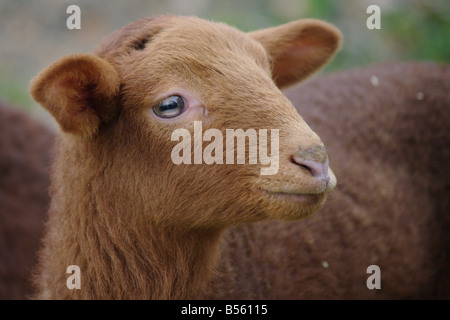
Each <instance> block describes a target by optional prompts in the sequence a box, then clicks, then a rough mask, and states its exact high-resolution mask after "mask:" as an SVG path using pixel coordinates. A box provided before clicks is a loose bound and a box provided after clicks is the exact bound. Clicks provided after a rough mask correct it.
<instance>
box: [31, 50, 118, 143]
mask: <svg viewBox="0 0 450 320" xmlns="http://www.w3.org/2000/svg"><path fill="white" fill-rule="evenodd" d="M119 86H120V79H119V75H118V74H117V72H116V70H115V69H114V68H113V67H112V65H111V64H110V63H109V62H107V61H106V60H103V59H101V58H98V57H96V56H94V55H91V54H75V55H69V56H66V57H64V58H62V59H61V60H59V61H57V62H55V63H53V64H52V65H50V66H49V67H48V68H47V69H45V70H44V71H42V72H41V73H40V74H38V75H37V76H36V78H34V79H33V81H32V83H31V94H32V95H33V97H34V99H35V100H36V101H37V102H39V103H40V104H41V105H42V106H43V107H44V108H46V109H47V110H48V111H49V112H50V113H51V114H52V116H53V117H54V118H55V119H56V121H57V122H58V123H59V125H60V127H61V129H62V130H63V131H65V132H70V133H74V134H79V135H82V136H92V135H93V134H95V133H96V132H97V130H98V128H99V126H100V124H101V123H102V122H108V121H111V119H113V118H114V117H115V116H116V115H117V112H118V104H117V97H118V94H119Z"/></svg>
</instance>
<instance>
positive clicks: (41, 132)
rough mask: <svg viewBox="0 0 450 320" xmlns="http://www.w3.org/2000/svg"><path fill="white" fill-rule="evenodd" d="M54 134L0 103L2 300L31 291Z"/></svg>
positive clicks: (48, 198) (42, 223)
mask: <svg viewBox="0 0 450 320" xmlns="http://www.w3.org/2000/svg"><path fill="white" fill-rule="evenodd" d="M53 140H54V133H53V132H52V131H51V130H50V129H48V128H47V127H45V126H44V125H43V124H40V123H38V122H37V121H35V120H34V119H32V118H31V117H30V116H28V115H27V114H25V113H24V112H22V111H19V110H18V109H17V108H15V107H11V106H9V105H7V104H6V103H4V102H0V299H1V300H3V299H25V298H26V297H27V296H26V294H27V293H28V294H29V293H30V292H31V285H30V280H31V275H32V272H33V268H34V267H35V264H36V262H37V256H36V251H37V250H38V248H39V243H40V239H41V237H42V236H43V230H44V221H45V215H46V212H47V210H48V206H49V202H50V197H49V195H48V185H49V184H50V178H49V173H50V150H51V146H52V144H53Z"/></svg>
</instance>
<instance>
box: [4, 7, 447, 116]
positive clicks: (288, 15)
mask: <svg viewBox="0 0 450 320" xmlns="http://www.w3.org/2000/svg"><path fill="white" fill-rule="evenodd" d="M70 4H77V5H79V6H80V8H81V12H82V22H81V26H82V30H79V31H76V30H72V31H70V30H67V28H66V26H65V22H66V19H67V17H68V15H67V14H66V8H67V6H68V5H70ZM371 4H376V5H378V6H379V7H380V8H381V30H368V29H367V28H366V20H367V18H368V16H369V15H368V14H367V13H366V9H367V7H368V6H369V5H371ZM161 13H173V14H183V15H196V16H199V17H202V18H206V19H211V20H215V21H223V22H226V23H228V24H230V25H233V26H235V27H237V28H239V29H242V30H244V31H250V30H255V29H258V28H266V27H271V26H275V25H278V24H282V23H285V22H289V21H292V20H295V19H300V18H317V19H323V20H325V21H328V22H331V23H333V24H334V25H336V26H337V27H338V28H339V29H340V30H341V31H342V33H343V35H344V43H343V48H342V50H341V52H340V53H339V54H338V55H337V57H336V58H335V59H334V60H333V61H332V62H331V63H330V65H329V66H327V67H326V68H325V69H324V70H323V71H322V72H331V71H336V70H345V69H351V68H355V67H359V66H364V65H369V64H374V63H382V62H389V61H406V60H433V61H438V62H449V58H450V41H449V39H450V4H449V1H448V0H428V1H427V0H415V1H413V0H340V1H335V0H276V1H274V0H246V1H242V0H151V1H150V0H131V1H119V0H72V1H69V0H40V1H31V0H28V1H15V0H2V1H1V2H0V43H1V45H0V99H3V100H7V101H11V102H13V103H15V104H16V105H18V106H22V107H25V108H32V109H33V108H34V107H35V106H36V105H35V103H34V102H33V101H32V99H31V97H30V96H29V93H28V86H29V81H30V79H31V78H32V77H33V76H34V75H36V74H37V73H38V72H39V71H40V70H42V69H43V68H45V67H46V66H47V65H48V64H49V63H51V62H53V61H55V60H57V59H58V58H60V57H61V56H63V55H65V54H69V53H76V52H90V51H92V49H93V48H94V45H95V44H96V43H97V42H98V40H100V39H101V38H102V37H104V36H105V35H107V34H109V33H111V32H112V31H114V30H116V29H118V28H121V27H122V26H124V25H125V24H127V23H128V22H131V21H134V20H137V19H140V18H143V17H146V16H150V15H154V14H161Z"/></svg>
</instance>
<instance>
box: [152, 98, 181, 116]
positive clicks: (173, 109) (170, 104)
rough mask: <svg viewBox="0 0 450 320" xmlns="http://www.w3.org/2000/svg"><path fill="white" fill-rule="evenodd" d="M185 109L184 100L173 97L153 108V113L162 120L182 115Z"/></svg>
mask: <svg viewBox="0 0 450 320" xmlns="http://www.w3.org/2000/svg"><path fill="white" fill-rule="evenodd" d="M183 109H184V100H183V98H182V97H180V96H171V97H169V98H167V99H165V100H163V101H162V102H161V103H159V104H158V105H156V106H154V107H153V112H154V113H155V114H156V115H157V116H159V117H162V118H173V117H176V116H178V115H180V114H181V113H182V112H183Z"/></svg>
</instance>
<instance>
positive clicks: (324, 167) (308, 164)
mask: <svg viewBox="0 0 450 320" xmlns="http://www.w3.org/2000/svg"><path fill="white" fill-rule="evenodd" d="M292 159H293V160H294V162H295V163H296V164H298V165H299V166H302V167H304V168H306V169H308V170H309V172H311V174H312V176H313V177H316V178H319V177H324V178H327V177H328V163H329V162H328V159H327V160H326V161H325V162H323V163H322V162H315V161H312V160H304V159H302V158H299V157H297V156H294V157H293V158H292Z"/></svg>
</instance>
